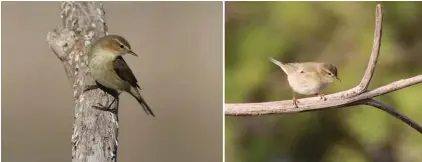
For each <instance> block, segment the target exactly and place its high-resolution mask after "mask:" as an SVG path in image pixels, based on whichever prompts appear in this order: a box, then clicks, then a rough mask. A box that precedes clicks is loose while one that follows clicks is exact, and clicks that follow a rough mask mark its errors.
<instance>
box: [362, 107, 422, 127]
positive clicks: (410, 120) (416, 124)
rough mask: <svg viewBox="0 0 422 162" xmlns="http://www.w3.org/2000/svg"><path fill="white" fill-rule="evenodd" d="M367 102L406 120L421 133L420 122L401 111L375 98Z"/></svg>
mask: <svg viewBox="0 0 422 162" xmlns="http://www.w3.org/2000/svg"><path fill="white" fill-rule="evenodd" d="M366 104H367V105H370V106H373V107H376V108H379V109H381V110H382V111H385V112H387V113H388V114H390V115H392V116H394V117H396V118H398V119H400V120H401V121H403V122H405V123H406V124H407V125H409V126H411V127H412V128H414V129H416V130H417V131H418V132H419V133H422V127H421V126H420V125H418V123H416V122H414V121H413V120H412V119H410V118H408V117H406V116H405V115H403V114H401V113H399V112H398V111H396V109H395V108H393V107H391V106H389V105H386V104H384V103H382V102H379V101H377V100H374V99H370V100H369V101H368V102H367V103H366Z"/></svg>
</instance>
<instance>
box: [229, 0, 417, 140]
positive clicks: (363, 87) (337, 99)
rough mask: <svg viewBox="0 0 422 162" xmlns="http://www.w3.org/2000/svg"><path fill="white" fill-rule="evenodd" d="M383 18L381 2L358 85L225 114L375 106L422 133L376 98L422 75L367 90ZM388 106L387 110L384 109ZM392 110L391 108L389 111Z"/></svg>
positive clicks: (235, 106)
mask: <svg viewBox="0 0 422 162" xmlns="http://www.w3.org/2000/svg"><path fill="white" fill-rule="evenodd" d="M382 20H383V8H382V6H381V5H380V4H378V5H377V7H376V17H375V32H374V42H373V47H372V52H371V56H370V59H369V63H368V67H367V69H366V71H365V74H364V76H363V78H362V80H361V82H360V83H359V84H358V85H357V86H356V87H354V88H351V89H349V90H345V91H342V92H338V93H335V94H330V95H327V96H325V97H326V98H327V100H326V101H324V100H320V99H319V97H308V98H303V99H300V104H298V108H296V107H295V106H294V105H293V104H292V102H293V101H292V100H283V101H274V102H261V103H226V104H225V115H228V116H243V115H247V116H251V115H269V114H284V113H298V112H304V111H311V110H323V109H328V108H342V107H349V106H355V105H362V104H366V105H371V106H374V107H377V108H380V109H382V110H384V111H386V112H388V113H389V114H390V115H393V116H395V117H397V118H399V119H400V120H402V121H404V122H405V123H406V124H408V125H410V126H411V127H412V128H414V129H416V130H417V131H419V132H421V133H422V131H421V130H422V129H421V126H419V125H418V124H417V123H415V122H413V121H412V120H410V119H409V118H408V117H406V116H404V115H402V114H400V113H399V112H396V111H395V110H394V109H386V108H387V107H388V106H387V105H385V104H383V103H381V102H378V101H375V100H373V99H372V98H374V97H377V96H381V95H384V94H387V93H390V92H393V91H396V90H399V89H402V88H406V87H409V86H412V85H415V84H418V83H422V75H418V76H415V77H412V78H408V79H402V80H399V81H395V82H393V83H390V84H388V85H384V86H382V87H379V88H376V89H374V90H369V91H368V90H367V89H368V86H369V84H370V82H371V79H372V77H373V75H374V71H375V67H376V63H377V61H378V56H379V52H380V47H381V36H382ZM383 108H384V109H383ZM388 108H391V107H388ZM387 110H388V111H387Z"/></svg>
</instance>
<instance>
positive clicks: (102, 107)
mask: <svg viewBox="0 0 422 162" xmlns="http://www.w3.org/2000/svg"><path fill="white" fill-rule="evenodd" d="M116 100H117V98H114V100H113V101H112V102H111V103H110V104H109V105H108V106H104V105H103V104H101V103H98V104H97V105H94V106H92V107H93V108H95V109H97V110H101V111H108V112H111V113H113V114H117V109H112V108H110V107H111V105H113V103H114V102H116Z"/></svg>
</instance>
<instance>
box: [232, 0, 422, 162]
mask: <svg viewBox="0 0 422 162" xmlns="http://www.w3.org/2000/svg"><path fill="white" fill-rule="evenodd" d="M376 4H377V3H375V2H226V19H225V27H226V28H225V32H226V33H225V34H226V35H225V39H226V45H225V50H226V51H225V52H226V54H225V83H226V84H225V96H226V97H225V102H226V103H234V102H264V101H274V100H287V99H291V97H292V96H291V94H292V93H291V90H290V88H289V87H288V83H287V80H286V76H285V74H284V73H283V72H282V71H281V70H280V69H279V67H277V66H276V65H274V64H272V63H271V62H269V61H268V57H274V58H276V59H278V60H280V61H283V62H305V61H320V62H329V63H333V64H335V65H337V67H338V69H339V77H340V78H341V79H342V82H336V83H334V84H333V85H331V86H330V87H329V88H328V89H327V90H326V92H327V93H334V92H338V91H342V90H346V89H349V88H351V87H354V86H355V85H357V84H358V83H359V81H360V79H361V77H362V75H363V73H364V71H365V68H366V66H367V63H368V60H369V55H370V53H371V48H372V42H373V33H374V22H375V7H376ZM382 4H383V6H384V23H383V38H382V45H381V46H382V48H381V54H380V58H379V61H378V66H377V68H376V71H375V75H374V78H373V81H372V82H371V85H370V89H371V88H376V87H379V86H381V85H385V84H388V83H390V82H393V81H396V80H400V79H404V78H408V77H412V76H415V75H419V74H421V72H422V65H421V61H422V3H420V2H385V3H382ZM421 92H422V85H415V86H412V87H409V88H406V89H402V90H399V91H397V92H394V93H389V94H387V95H384V96H381V97H378V98H377V99H378V100H381V101H382V102H384V103H387V104H389V105H392V106H394V107H396V108H397V109H398V110H399V111H400V112H402V113H403V114H405V115H407V116H409V117H410V118H412V119H413V120H415V121H416V122H418V123H422V109H421V108H422V99H421ZM301 97H303V96H301ZM225 137H226V140H225V146H226V150H225V153H226V154H225V155H226V156H225V158H226V161H227V162H298V161H299V162H319V161H324V162H325V161H327V162H340V161H341V162H420V161H422V154H421V153H422V135H421V134H419V133H418V132H417V131H415V130H414V129H412V128H410V127H409V126H408V125H406V124H404V123H403V122H401V121H399V120H398V119H396V118H394V117H392V116H390V115H388V114H386V113H385V112H382V111H380V110H378V109H376V108H373V107H369V106H359V107H349V108H342V109H331V110H324V111H313V112H306V113H298V114H283V115H271V116H253V117H226V125H225Z"/></svg>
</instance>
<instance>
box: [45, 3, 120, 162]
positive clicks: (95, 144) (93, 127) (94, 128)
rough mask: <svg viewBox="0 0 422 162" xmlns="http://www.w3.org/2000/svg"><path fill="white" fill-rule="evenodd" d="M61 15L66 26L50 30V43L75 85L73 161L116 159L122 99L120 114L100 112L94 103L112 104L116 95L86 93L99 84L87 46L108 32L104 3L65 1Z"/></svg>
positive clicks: (114, 106)
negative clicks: (88, 56)
mask: <svg viewBox="0 0 422 162" xmlns="http://www.w3.org/2000/svg"><path fill="white" fill-rule="evenodd" d="M61 18H62V20H63V27H57V28H56V29H54V30H53V31H51V32H49V33H48V35H47V42H48V43H49V45H50V48H51V49H52V51H53V52H54V53H55V54H56V56H57V57H58V58H59V60H60V61H62V63H63V65H64V68H65V71H66V74H67V76H68V78H69V80H70V83H71V84H72V85H73V97H74V100H75V118H74V124H73V135H72V138H71V141H72V161H73V162H112V161H116V159H117V146H118V140H117V136H118V117H117V112H118V111H117V110H118V102H115V103H114V104H113V105H112V106H111V107H110V108H111V109H113V110H116V111H115V112H116V113H111V112H108V111H100V110H97V109H94V108H92V106H93V105H97V104H98V103H101V104H102V105H108V104H110V103H111V101H112V100H113V97H112V96H111V95H108V94H106V93H105V92H103V91H102V90H100V89H95V90H91V91H87V92H83V90H84V88H85V87H86V86H88V85H94V84H95V83H94V81H93V79H92V78H91V76H90V74H89V71H88V68H87V53H86V52H87V50H86V47H88V46H89V45H90V44H91V43H92V42H93V41H95V40H97V39H98V38H100V37H102V36H104V35H106V33H107V26H106V24H105V19H104V9H103V6H102V3H100V2H62V3H61ZM62 108H63V109H64V108H66V107H62Z"/></svg>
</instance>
